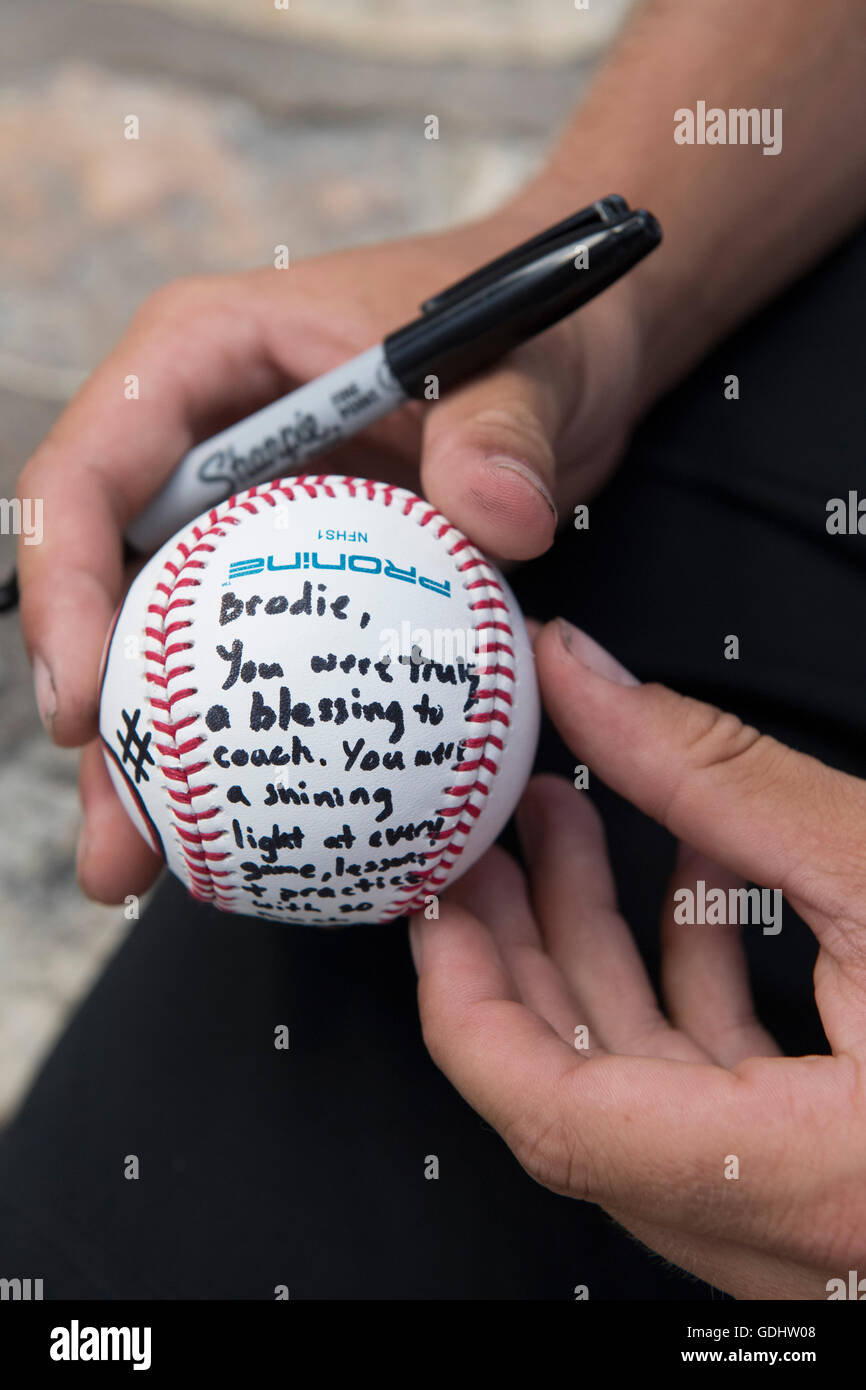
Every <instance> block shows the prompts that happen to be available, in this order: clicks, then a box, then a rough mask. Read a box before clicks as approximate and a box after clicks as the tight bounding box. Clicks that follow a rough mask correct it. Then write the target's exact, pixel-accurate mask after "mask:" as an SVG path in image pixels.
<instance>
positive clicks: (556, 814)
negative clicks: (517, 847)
mask: <svg viewBox="0 0 866 1390" xmlns="http://www.w3.org/2000/svg"><path fill="white" fill-rule="evenodd" d="M517 823H518V827H519V830H520V838H521V842H522V844H523V846H524V850H525V852H526V858H527V866H528V869H529V873H530V878H531V883H532V900H533V904H534V906H535V911H536V916H537V918H538V921H539V922H540V923H541V927H542V932H543V936H544V940H545V942H546V944H547V948H548V950H549V951H550V954H551V956H552V958H553V960H555V961H556V963H557V965H558V966H559V968H560V970H561V971H562V974H563V976H564V978H565V979H566V980H567V981H568V983H569V985H570V987H571V990H572V992H573V993H574V994H575V996H576V997H577V998H578V999H579V1000H580V1002H581V1007H582V1009H583V1012H584V1018H583V1019H582V1020H581V1021H582V1022H584V1023H586V1024H588V1026H589V1036H590V1041H591V1042H592V1041H595V1043H596V1044H597V1045H598V1046H600V1047H602V1048H604V1049H607V1050H608V1051H611V1052H620V1053H627V1054H629V1055H630V1056H635V1057H638V1056H655V1057H671V1058H677V1059H680V1060H682V1061H705V1060H706V1059H707V1058H706V1053H704V1052H703V1051H702V1050H701V1049H700V1048H699V1047H696V1046H695V1044H694V1043H693V1042H691V1041H690V1040H689V1039H688V1038H686V1037H682V1036H680V1035H679V1034H678V1033H677V1032H676V1030H675V1029H673V1028H672V1027H671V1025H670V1024H669V1022H668V1021H667V1019H666V1018H665V1017H664V1015H663V1013H662V1011H661V1009H660V1008H659V1004H658V1000H657V998H656V994H655V991H654V989H653V987H652V985H651V983H650V979H649V976H648V975H647V972H646V969H645V967H644V964H643V961H642V960H641V957H640V953H639V952H638V949H637V946H636V945H635V941H634V937H633V936H632V934H631V932H630V931H629V929H628V926H627V924H626V923H625V921H624V920H623V918H622V917H621V916H620V914H619V912H618V910H617V902H616V888H615V886H614V881H613V875H612V874H611V870H610V864H609V862H608V857H607V846H606V844H605V837H604V830H603V828H602V824H601V819H600V817H599V815H598V812H597V811H596V810H595V807H594V806H593V805H592V803H591V801H590V800H589V799H588V797H587V796H586V795H585V794H584V793H583V792H579V791H575V789H574V788H573V787H572V786H571V785H570V783H569V782H567V781H566V780H565V779H564V778H562V777H549V776H543V777H533V779H532V781H531V782H530V783H529V786H528V787H527V790H526V792H525V793H524V797H523V800H522V802H521V804H520V807H519V809H518V813H517Z"/></svg>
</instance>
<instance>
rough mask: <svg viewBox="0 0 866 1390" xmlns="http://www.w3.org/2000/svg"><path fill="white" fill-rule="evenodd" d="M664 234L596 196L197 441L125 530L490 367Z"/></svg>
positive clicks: (165, 516)
mask: <svg viewBox="0 0 866 1390" xmlns="http://www.w3.org/2000/svg"><path fill="white" fill-rule="evenodd" d="M660 240H661V228H660V227H659V224H658V222H657V221H656V219H655V218H654V217H653V215H652V213H649V212H645V211H631V210H630V209H629V206H628V204H627V203H626V202H625V200H624V199H623V198H619V197H616V196H612V197H609V198H602V199H600V200H599V201H598V202H597V203H593V204H592V205H591V206H590V207H587V208H584V209H583V210H582V211H581V212H578V213H575V214H574V215H573V216H572V217H569V218H566V220H565V221H564V222H559V223H557V225H556V226H555V227H550V228H549V229H548V230H547V231H545V232H541V233H540V234H539V235H538V236H535V237H533V238H532V240H531V241H527V242H524V243H523V245H521V246H518V247H515V249H514V250H513V251H509V252H507V253H506V254H505V255H504V256H500V257H499V258H498V259H497V260H495V261H491V263H490V264H489V265H486V266H483V267H482V268H481V269H480V270H476V271H474V272H473V273H472V274H471V275H469V276H467V278H466V279H464V280H461V281H460V282H459V283H458V284H456V285H453V286H452V287H451V288H450V289H447V290H443V291H442V293H441V294H437V295H435V296H434V298H432V299H428V300H427V302H426V303H425V304H423V305H422V306H421V317H420V318H418V319H416V320H415V321H414V322H413V323H410V324H408V325H407V326H406V327H405V328H398V329H397V330H396V331H395V332H394V333H389V334H388V336H387V337H386V338H385V340H384V342H383V343H380V344H379V345H378V346H377V347H372V348H369V349H368V350H367V351H366V352H364V353H362V354H361V355H360V357H356V358H354V359H353V360H352V361H351V362H346V363H344V364H343V366H341V367H337V368H336V369H335V370H334V371H332V372H328V373H327V375H325V376H322V377H318V378H317V379H316V380H314V381H310V382H308V383H307V384H306V385H305V386H302V387H300V388H299V389H298V390H297V391H292V392H291V393H290V394H289V395H287V396H283V397H282V398H281V399H280V400H277V401H274V402H273V403H272V404H271V405H267V406H265V407H264V409H262V410H258V411H256V413H255V414H254V415H250V416H248V417H247V418H246V419H244V420H240V421H238V423H237V424H235V425H230V426H229V428H228V429H225V430H223V431H222V432H221V433H220V434H217V435H214V436H213V438H212V439H208V440H205V442H204V443H202V444H198V445H196V447H195V448H194V449H192V450H191V451H190V452H189V453H188V454H187V455H186V456H185V457H184V458H183V459H181V461H180V463H179V464H178V466H177V468H176V469H175V471H174V473H173V474H172V476H171V477H170V478H169V480H168V482H167V483H166V484H165V485H164V487H162V488H161V490H160V491H159V492H158V493H157V495H156V496H155V497H154V498H153V500H152V501H151V502H150V503H149V504H148V506H147V507H146V508H145V510H144V511H143V512H142V513H141V514H140V515H139V516H137V517H136V518H135V520H134V521H133V522H132V523H131V525H130V526H129V529H128V531H127V537H126V538H127V540H128V541H129V543H130V544H131V545H132V546H133V547H134V548H135V549H136V550H141V551H150V550H155V549H156V548H157V546H159V545H161V544H162V543H163V541H165V540H167V539H168V538H169V536H171V535H173V534H174V532H175V531H178V530H179V529H180V528H181V527H182V526H184V525H185V524H186V523H187V522H188V521H191V520H192V519H193V517H196V516H198V515H199V514H200V513H201V512H204V511H206V510H207V509H208V508H209V507H212V506H215V505H216V504H217V503H218V502H222V501H224V500H225V498H227V497H230V496H231V495H232V493H235V492H240V491H242V490H243V489H244V488H247V487H251V486H252V485H253V484H255V483H263V482H267V481H269V480H270V479H271V478H277V477H279V476H280V475H281V474H285V473H290V472H292V471H295V470H297V469H298V467H299V466H301V465H303V464H305V463H306V462H307V460H308V459H310V458H313V457H315V456H316V455H317V454H321V453H324V452H325V451H326V450H327V449H329V448H332V447H333V446H335V445H337V444H340V443H342V442H343V441H344V440H346V439H348V438H350V437H351V436H352V435H354V434H357V433H358V432H359V431H360V430H363V429H366V427H367V426H368V425H371V424H373V422H374V421H375V420H379V419H381V417H382V416H383V415H387V414H388V412H389V411H391V410H394V409H396V408H397V407H398V406H400V405H402V404H403V403H404V402H405V401H406V400H408V399H415V400H423V399H425V392H426V391H427V390H428V388H429V387H431V386H434V387H435V391H436V394H437V395H438V393H439V392H441V391H443V390H447V389H448V387H449V386H453V385H454V384H455V383H457V382H459V381H464V380H465V379H466V378H467V377H470V376H472V375H474V373H476V372H478V371H481V370H482V369H483V368H484V367H488V366H490V365H491V363H493V362H495V361H497V360H498V359H499V358H501V357H503V356H504V355H505V354H506V353H507V352H509V351H510V349H511V348H513V347H516V346H518V344H520V343H524V342H526V341H527V339H529V338H533V337H534V336H535V335H536V334H537V333H541V332H542V331H543V330H544V329H545V328H549V327H550V326H551V324H554V323H557V322H558V320H560V319H562V318H565V317H566V316H567V315H568V314H571V313H573V312H574V310H575V309H578V308H580V306H581V305H582V304H586V303H587V301H588V300H590V299H593V298H594V297H595V296H596V295H597V294H600V293H601V291H602V290H605V289H607V287H608V286H609V285H612V284H613V283H614V281H615V280H618V279H619V278H620V277H621V276H622V275H624V274H625V272H626V271H627V270H630V269H631V267H632V266H633V265H636V264H637V262H638V261H640V260H641V259H642V258H643V257H644V256H646V255H647V253H648V252H650V251H652V250H653V248H654V247H656V246H657V245H658V243H659V241H660Z"/></svg>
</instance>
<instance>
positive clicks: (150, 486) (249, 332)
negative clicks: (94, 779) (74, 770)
mask: <svg viewBox="0 0 866 1390" xmlns="http://www.w3.org/2000/svg"><path fill="white" fill-rule="evenodd" d="M248 298H252V296H248V292H247V289H246V285H245V281H244V279H243V277H230V278H226V279H225V280H223V279H216V278H214V279H202V280H200V281H199V280H195V281H191V282H181V283H180V285H179V286H170V287H168V288H167V289H166V290H163V291H160V293H159V294H157V295H155V296H154V297H153V299H152V300H151V301H149V302H148V303H147V304H146V306H145V307H144V309H143V310H142V311H141V312H140V313H139V315H138V316H137V318H136V320H135V321H134V323H133V325H132V327H131V329H130V331H129V333H128V334H127V335H126V337H125V338H124V339H123V340H122V341H121V342H120V343H119V345H118V346H117V347H116V348H115V349H114V351H113V352H112V353H111V354H110V355H109V356H108V357H107V358H106V359H105V361H104V362H103V363H102V364H101V366H100V367H98V368H97V370H96V371H95V372H94V374H93V376H92V377H91V378H90V380H89V381H88V382H87V384H86V385H85V386H84V387H83V388H82V390H81V391H80V392H79V394H78V395H77V396H76V397H75V399H74V400H73V401H72V403H71V404H70V405H69V407H68V408H67V409H66V410H65V411H64V413H63V415H62V416H61V417H60V419H59V421H58V422H57V424H56V425H55V427H54V429H53V430H52V431H51V433H50V435H49V436H48V438H47V439H46V440H45V442H44V443H43V444H42V445H41V447H40V448H39V449H38V450H37V452H36V454H35V455H34V456H33V458H32V459H31V460H30V462H29V463H28V465H27V467H26V468H25V469H24V472H23V473H22V475H21V479H20V481H19V488H18V490H19V494H20V495H21V496H22V497H29V498H38V499H41V502H42V508H43V517H44V524H43V539H42V542H41V544H40V545H27V544H24V543H23V540H22V544H21V545H20V546H19V571H20V582H21V621H22V627H23V631H24V639H25V643H26V646H27V649H28V652H29V654H30V657H31V660H32V661H33V662H34V675H35V677H36V686H37V700H38V702H39V705H40V713H41V714H42V716H43V720H44V722H45V724H46V727H47V728H48V730H49V732H50V733H51V735H52V737H53V738H54V739H55V740H56V741H57V742H58V743H61V744H64V745H75V744H79V743H82V742H84V741H85V740H87V739H88V738H90V737H92V736H93V735H94V734H95V731H96V677H97V670H98V665H99V658H100V655H101V652H102V645H103V642H104V639H105V634H106V631H107V629H108V626H109V623H110V620H111V616H112V614H113V612H114V609H115V608H116V606H117V602H118V600H119V598H120V594H121V592H122V587H123V565H122V531H123V529H124V527H125V525H126V523H127V522H128V521H129V519H130V518H131V517H132V516H133V515H134V514H135V513H136V512H137V511H139V510H140V509H141V507H142V506H143V505H144V503H145V502H146V501H147V500H148V498H150V497H151V496H152V494H153V493H154V492H155V491H156V490H157V488H158V487H159V485H160V483H161V482H162V481H163V480H164V479H165V478H166V477H167V475H168V474H169V472H170V471H171V469H172V468H173V467H174V465H175V464H176V463H177V462H178V460H179V459H180V458H181V456H182V455H183V454H184V453H186V452H187V450H188V449H189V448H190V447H191V446H192V444H193V443H194V442H195V440H196V438H197V437H206V436H207V434H208V433H210V432H211V431H212V429H213V428H216V427H217V426H218V425H221V424H224V423H226V419H227V417H231V416H235V415H241V414H245V413H246V412H247V411H249V410H251V409H254V408H256V407H257V406H258V405H261V404H262V403H263V401H264V400H265V399H267V398H268V397H269V396H271V395H273V394H276V392H277V390H278V389H279V383H280V382H281V381H282V380H283V377H282V373H281V371H280V369H279V368H277V367H276V366H275V365H274V363H273V362H272V361H271V359H270V357H269V355H268V352H267V349H266V348H265V346H264V341H265V337H266V335H265V333H264V331H263V330H262V329H261V328H260V327H259V325H258V323H257V320H256V316H255V314H254V313H253V312H252V311H251V310H250V309H249V307H248V302H247V301H248ZM242 306H243V312H242V311H241V309H242ZM130 377H135V378H136V380H137V383H138V384H137V392H138V394H137V397H136V396H135V394H134V392H135V389H136V388H134V387H130V386H129V385H128V383H129V378H130ZM130 391H132V392H133V395H132V396H130Z"/></svg>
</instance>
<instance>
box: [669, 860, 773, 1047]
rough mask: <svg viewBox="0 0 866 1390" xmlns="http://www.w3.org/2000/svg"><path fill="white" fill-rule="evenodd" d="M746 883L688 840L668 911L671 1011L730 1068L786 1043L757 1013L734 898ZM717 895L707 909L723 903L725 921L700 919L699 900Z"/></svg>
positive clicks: (690, 1034) (715, 911)
mask: <svg viewBox="0 0 866 1390" xmlns="http://www.w3.org/2000/svg"><path fill="white" fill-rule="evenodd" d="M701 885H702V887H701ZM744 889H745V885H744V883H743V880H742V879H740V878H738V877H737V876H736V874H732V873H730V872H729V871H728V870H727V869H723V868H722V867H721V865H719V864H715V863H714V862H713V861H712V860H710V859H706V858H705V857H704V856H703V855H699V854H697V853H696V852H695V851H694V850H692V849H691V848H690V847H689V846H687V845H682V844H681V845H680V846H679V850H678V853H677V863H676V868H675V869H674V874H673V877H672V879H671V883H670V887H669V889H668V895H667V901H666V903H665V908H664V911H663V913H662V987H663V991H664V997H665V1001H666V1003H667V1007H668V1015H669V1017H670V1019H671V1022H672V1023H674V1024H675V1025H676V1027H677V1028H679V1029H680V1030H681V1031H682V1032H683V1033H685V1034H686V1035H687V1036H688V1037H690V1038H692V1039H693V1040H694V1041H695V1043H697V1045H698V1046H699V1047H701V1048H703V1049H704V1050H705V1052H706V1053H707V1054H708V1055H709V1056H710V1057H712V1058H713V1060H714V1061H716V1062H719V1063H720V1064H721V1065H722V1066H723V1067H733V1066H736V1064H737V1063H738V1062H742V1061H744V1060H745V1058H747V1057H778V1056H781V1048H780V1047H779V1046H778V1044H777V1043H776V1042H775V1040H774V1039H773V1038H772V1037H771V1036H770V1034H769V1033H768V1032H767V1031H766V1029H764V1028H763V1027H762V1026H761V1024H760V1023H759V1022H758V1020H757V1018H756V1017H755V1006H754V1002H753V1000H752V991H751V987H750V984H749V972H748V966H747V964H746V953H745V951H744V950H743V942H742V936H741V933H740V927H739V926H738V924H737V918H736V912H737V908H738V904H739V899H738V898H737V897H732V896H731V895H732V894H736V893H737V892H738V891H742V890H744ZM717 893H718V894H721V895H722V897H721V899H719V898H715V897H712V898H710V902H711V903H712V908H711V911H710V912H703V913H702V914H701V915H702V916H714V917H716V916H720V915H722V914H721V913H720V912H719V910H718V907H717V904H718V902H719V901H722V902H723V904H724V908H725V911H724V916H723V920H722V922H721V923H719V922H716V921H713V922H706V921H700V922H698V921H695V920H694V918H695V916H696V913H695V911H694V905H695V904H696V903H697V902H698V901H699V900H703V901H704V902H706V901H707V895H714V894H717ZM729 903H731V904H733V908H732V910H730V911H728V910H727V909H728V904H729ZM690 908H691V910H690ZM732 917H733V918H734V920H733V922H731V918H732ZM689 919H691V920H689Z"/></svg>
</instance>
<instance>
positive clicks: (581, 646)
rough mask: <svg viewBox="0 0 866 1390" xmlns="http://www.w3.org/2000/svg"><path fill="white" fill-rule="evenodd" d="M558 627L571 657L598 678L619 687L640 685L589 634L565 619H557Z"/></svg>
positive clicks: (629, 672) (636, 679) (634, 677)
mask: <svg viewBox="0 0 866 1390" xmlns="http://www.w3.org/2000/svg"><path fill="white" fill-rule="evenodd" d="M556 625H557V627H558V628H559V635H560V637H561V638H562V644H563V646H564V647H565V648H566V650H567V651H568V653H569V655H571V656H573V657H576V658H577V660H578V661H579V662H580V663H581V665H583V666H586V667H587V668H588V669H589V670H590V671H592V672H594V674H595V675H596V676H602V677H603V678H604V680H606V681H614V682H615V684H617V685H640V681H639V680H638V678H637V676H633V675H632V673H631V671H627V670H626V669H625V667H624V666H621V665H620V663H619V662H618V661H617V659H616V657H615V656H611V654H610V652H609V651H606V650H605V648H604V647H601V646H599V644H598V642H596V641H595V639H594V638H593V637H590V636H589V634H588V633H586V632H584V631H583V630H582V629H581V628H579V627H575V626H574V625H573V624H572V623H569V622H566V620H565V618H557V620H556Z"/></svg>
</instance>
